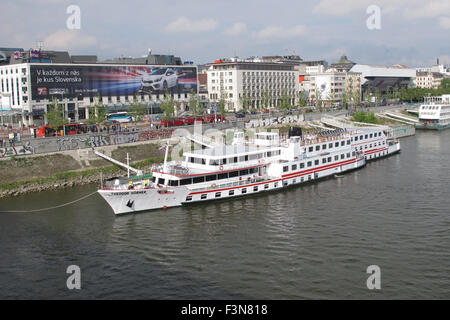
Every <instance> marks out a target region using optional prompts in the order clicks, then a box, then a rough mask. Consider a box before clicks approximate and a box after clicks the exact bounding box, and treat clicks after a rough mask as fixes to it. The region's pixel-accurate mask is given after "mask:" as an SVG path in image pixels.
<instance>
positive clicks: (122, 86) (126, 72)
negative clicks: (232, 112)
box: [30, 64, 197, 100]
mask: <svg viewBox="0 0 450 320" xmlns="http://www.w3.org/2000/svg"><path fill="white" fill-rule="evenodd" d="M30 68H31V70H30V71H31V83H32V99H33V100H36V99H50V98H52V97H57V98H60V97H61V96H63V97H65V98H77V97H92V96H94V97H95V96H97V95H101V96H126V95H129V96H132V95H140V94H161V93H164V92H165V91H166V90H167V91H169V92H171V93H180V94H181V93H189V92H190V91H191V90H192V89H194V91H196V90H197V68H195V67H184V66H173V67H172V66H170V67H167V66H120V67H117V66H96V65H92V66H77V65H74V66H57V65H42V64H37V65H31V67H30Z"/></svg>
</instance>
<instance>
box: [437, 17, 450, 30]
mask: <svg viewBox="0 0 450 320" xmlns="http://www.w3.org/2000/svg"><path fill="white" fill-rule="evenodd" d="M439 25H440V26H441V28H443V29H450V17H442V18H441V19H439Z"/></svg>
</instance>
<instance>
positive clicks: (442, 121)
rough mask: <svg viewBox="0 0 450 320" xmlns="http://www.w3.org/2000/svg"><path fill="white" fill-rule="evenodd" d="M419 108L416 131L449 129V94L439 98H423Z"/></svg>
mask: <svg viewBox="0 0 450 320" xmlns="http://www.w3.org/2000/svg"><path fill="white" fill-rule="evenodd" d="M424 100H425V103H424V104H423V105H421V106H420V108H419V122H418V123H416V125H415V127H416V129H432V130H443V129H447V128H450V94H445V95H442V96H440V97H425V98H424Z"/></svg>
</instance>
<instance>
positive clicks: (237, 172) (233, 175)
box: [228, 171, 239, 178]
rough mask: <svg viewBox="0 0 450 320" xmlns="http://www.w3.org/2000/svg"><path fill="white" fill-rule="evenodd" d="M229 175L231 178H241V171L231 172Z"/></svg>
mask: <svg viewBox="0 0 450 320" xmlns="http://www.w3.org/2000/svg"><path fill="white" fill-rule="evenodd" d="M228 175H229V177H230V178H234V177H237V176H239V171H233V172H230V173H228Z"/></svg>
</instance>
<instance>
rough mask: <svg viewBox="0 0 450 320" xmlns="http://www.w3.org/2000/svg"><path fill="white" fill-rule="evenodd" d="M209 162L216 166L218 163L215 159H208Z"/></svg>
mask: <svg viewBox="0 0 450 320" xmlns="http://www.w3.org/2000/svg"><path fill="white" fill-rule="evenodd" d="M209 164H210V165H211V166H218V165H219V161H217V160H210V161H209Z"/></svg>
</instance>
